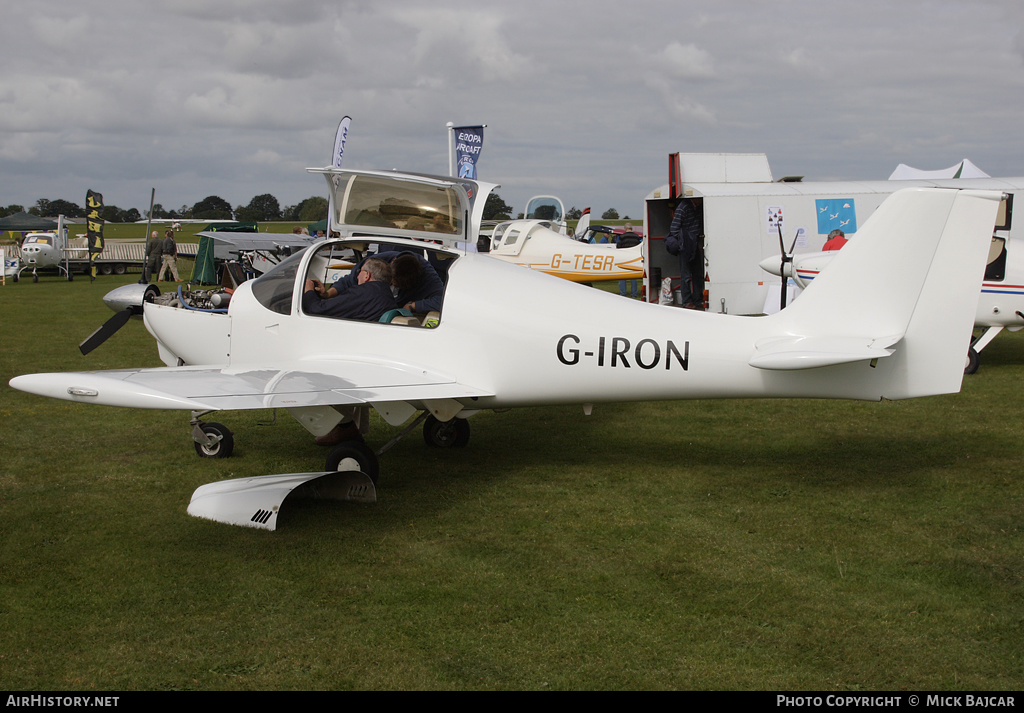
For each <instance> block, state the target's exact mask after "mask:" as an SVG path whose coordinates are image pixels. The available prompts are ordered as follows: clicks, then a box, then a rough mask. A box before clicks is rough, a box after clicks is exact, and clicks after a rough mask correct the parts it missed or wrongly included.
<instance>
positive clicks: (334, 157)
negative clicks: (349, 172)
mask: <svg viewBox="0 0 1024 713" xmlns="http://www.w3.org/2000/svg"><path fill="white" fill-rule="evenodd" d="M350 126H352V117H350V116H345V117H344V118H343V119H342V120H341V122H339V124H338V133H336V134H335V135H334V153H333V154H331V166H332V167H333V168H341V161H342V159H344V158H345V144H347V143H348V130H349V127H350ZM340 184H341V176H332V177H331V194H330V195H329V196H327V230H326V234H327V237H328V238H329V237H331V223H332V222H333V220H334V194H335V193H337V191H338V186H339V185H340Z"/></svg>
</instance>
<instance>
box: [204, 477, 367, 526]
mask: <svg viewBox="0 0 1024 713" xmlns="http://www.w3.org/2000/svg"><path fill="white" fill-rule="evenodd" d="M290 495H294V496H295V497H306V498H320V499H325V500H344V501H353V502H360V503H375V502H377V489H376V488H375V487H374V485H373V481H372V480H371V479H370V476H368V475H366V474H365V473H362V472H360V471H358V470H345V471H339V472H330V473H288V474H286V475H261V476H259V477H256V478H234V479H232V480H221V481H218V482H216V483H207V484H206V485H201V486H199V487H198V488H196V490H195V492H194V493H192V500H191V502H190V503H189V505H188V514H189V515H192V516H193V517H201V518H203V519H205V520H214V521H216V522H223V523H225V524H227V525H238V526H240V527H255V528H258V529H261V530H276V529H277V516H278V513H280V511H281V506H282V505H283V504H284V501H285V499H287V498H288V497H289V496H290Z"/></svg>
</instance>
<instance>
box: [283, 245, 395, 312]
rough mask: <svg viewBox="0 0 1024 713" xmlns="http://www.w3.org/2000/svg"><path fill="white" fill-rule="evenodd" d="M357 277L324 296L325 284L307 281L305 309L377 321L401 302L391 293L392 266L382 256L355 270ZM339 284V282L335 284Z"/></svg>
mask: <svg viewBox="0 0 1024 713" xmlns="http://www.w3.org/2000/svg"><path fill="white" fill-rule="evenodd" d="M352 272H353V273H354V274H355V279H354V280H353V281H352V282H349V283H346V284H345V285H343V286H341V288H340V289H339V290H334V288H333V287H332V288H331V290H333V291H334V296H331V297H327V298H324V297H323V296H322V295H321V293H322V292H323V285H322V284H320V283H319V282H317V281H316V280H309V279H307V280H306V284H305V286H304V290H303V293H302V309H303V311H304V312H305V313H306V314H319V315H323V316H325V317H336V318H338V319H355V320H362V321H365V322H377V321H379V320H380V318H381V317H382V316H383V315H384V313H385V312H388V311H390V310H393V309H395V307H397V306H398V305H397V304H396V302H395V297H394V295H393V294H392V293H391V279H392V275H391V265H389V264H388V263H387V262H385V261H384V260H381V259H379V258H367V259H366V260H364V261H363V262H362V263H360V264H359V266H358V272H357V270H356V269H353V270H352ZM335 284H336V285H337V284H339V283H335Z"/></svg>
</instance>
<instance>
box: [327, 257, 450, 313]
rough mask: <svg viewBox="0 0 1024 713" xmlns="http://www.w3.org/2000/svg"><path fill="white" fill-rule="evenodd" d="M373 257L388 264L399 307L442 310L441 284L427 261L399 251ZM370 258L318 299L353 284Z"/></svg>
mask: <svg viewBox="0 0 1024 713" xmlns="http://www.w3.org/2000/svg"><path fill="white" fill-rule="evenodd" d="M374 258H377V259H380V260H383V261H384V262H386V263H388V264H389V265H391V276H392V277H391V284H392V286H393V287H394V288H395V290H397V293H398V294H397V296H396V298H395V299H396V300H397V302H398V306H399V307H405V308H406V309H408V310H409V311H411V312H430V311H432V310H436V311H438V312H440V311H441V303H442V302H443V298H444V282H442V281H441V278H440V277H439V276H438V274H437V270H435V269H434V266H433V265H431V264H430V263H429V262H427V260H426V259H424V258H423V257H421V256H420V255H416V254H415V253H411V252H404V251H398V250H387V251H384V252H380V253H377V254H376V255H375V256H374ZM369 259H371V258H365V259H364V260H362V261H360V262H358V263H356V266H355V267H354V268H352V271H351V272H350V273H349V274H348V275H346V276H345V277H342V278H341V279H340V280H338V281H337V282H335V283H334V284H333V285H331V286H330V287H329V288H327V289H325V290H323V291H321V293H320V296H321V297H324V298H329V297H333V296H334V295H336V294H339V293H340V292H341V291H342V290H344V289H347V287H350V286H351V285H352V284H354V283H355V281H356V275H358V274H359V269H360V268H361V267H362V266H363V264H364V263H365V262H366V260H369Z"/></svg>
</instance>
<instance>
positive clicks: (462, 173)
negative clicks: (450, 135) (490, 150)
mask: <svg viewBox="0 0 1024 713" xmlns="http://www.w3.org/2000/svg"><path fill="white" fill-rule="evenodd" d="M452 131H453V132H454V133H455V165H456V168H457V169H458V173H457V174H456V175H457V176H458V177H459V178H470V179H473V180H476V163H477V161H479V160H480V151H481V150H483V147H484V127H483V126H453V127H452Z"/></svg>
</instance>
